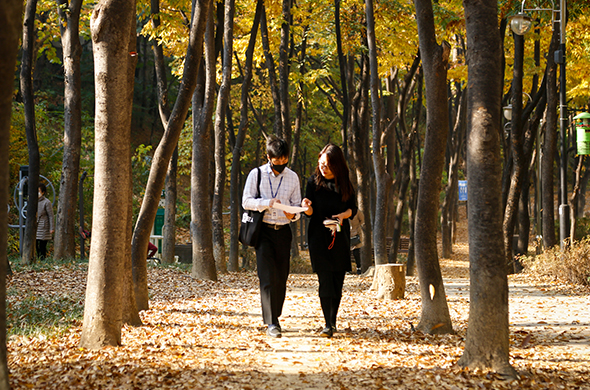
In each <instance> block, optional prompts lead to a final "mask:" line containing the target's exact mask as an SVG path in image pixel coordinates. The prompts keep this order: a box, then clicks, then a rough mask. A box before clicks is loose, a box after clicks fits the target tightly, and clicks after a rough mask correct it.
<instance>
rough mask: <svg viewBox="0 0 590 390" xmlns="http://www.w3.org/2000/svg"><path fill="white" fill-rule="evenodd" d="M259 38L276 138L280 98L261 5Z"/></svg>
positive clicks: (279, 130)
mask: <svg viewBox="0 0 590 390" xmlns="http://www.w3.org/2000/svg"><path fill="white" fill-rule="evenodd" d="M260 37H261V40H262V48H263V51H264V58H265V59H266V70H267V71H268V84H269V86H270V92H271V96H272V102H273V107H274V121H273V131H274V134H275V135H276V136H277V137H282V136H283V122H282V120H281V98H280V93H279V87H278V86H277V75H276V70H275V61H274V58H273V56H272V53H271V52H270V42H269V38H268V24H267V22H266V7H265V6H264V4H263V5H262V14H261V15H260Z"/></svg>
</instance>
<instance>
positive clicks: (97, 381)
mask: <svg viewBox="0 0 590 390" xmlns="http://www.w3.org/2000/svg"><path fill="white" fill-rule="evenodd" d="M455 266H456V264H455V265H453V263H446V262H445V261H444V260H443V272H449V273H450V274H452V275H454V276H457V275H459V274H460V272H461V271H458V270H454V271H453V270H452V268H454V267H455ZM462 266H463V267H465V264H463V265H462ZM84 280H85V269H84V267H74V268H65V269H63V270H51V271H43V272H26V273H19V274H16V275H15V276H14V277H13V278H12V280H11V281H10V288H11V289H13V290H17V291H19V290H20V291H23V293H24V292H25V291H34V293H35V294H62V295H68V296H70V297H77V298H78V299H83V296H84V284H83V283H84ZM149 281H150V286H149V287H150V297H151V300H150V305H151V306H150V309H149V310H147V311H144V312H142V313H141V318H142V321H143V324H144V325H143V326H140V327H128V326H125V327H124V328H123V336H122V344H123V345H122V346H120V347H107V348H103V349H101V350H97V351H92V350H86V349H81V348H79V341H80V333H81V323H80V322H78V323H76V324H74V326H72V327H71V328H70V329H69V330H67V331H66V332H62V333H57V334H53V335H43V334H40V335H36V336H14V335H13V336H11V337H10V338H9V341H8V361H9V368H10V380H11V385H12V388H14V389H27V388H36V389H86V388H102V389H115V388H117V389H119V388H120V389H153V388H178V389H185V388H186V389H200V388H203V389H283V388H290V389H361V388H367V389H393V388H395V389H423V388H424V389H427V388H430V389H468V388H473V389H513V388H514V389H516V388H519V389H545V388H546V389H560V388H563V389H566V388H567V389H572V388H588V385H587V383H588V382H589V381H590V368H589V365H588V355H587V354H586V355H585V356H586V357H585V358H583V359H580V358H579V356H578V355H575V356H574V355H568V353H567V349H565V350H564V349H563V348H561V349H560V348H557V347H558V345H563V343H566V344H568V343H571V342H580V341H581V340H577V341H576V340H575V339H574V338H573V337H574V336H575V333H568V332H565V333H563V334H561V335H557V336H558V337H556V336H555V335H554V334H553V333H550V332H544V331H543V328H544V327H545V325H549V324H538V326H537V327H531V328H529V329H527V330H526V331H524V330H521V329H511V330H512V332H511V363H512V365H513V366H514V367H515V368H516V369H517V371H518V372H519V374H520V376H521V379H520V380H519V381H503V380H502V378H501V377H499V376H498V375H495V374H493V373H486V372H474V371H468V370H463V369H459V368H457V366H456V362H457V360H458V359H459V358H460V357H461V354H462V352H463V347H464V337H465V330H466V327H467V315H468V299H449V306H450V309H451V315H452V319H453V325H454V329H455V330H456V334H455V335H438V336H433V335H426V334H422V333H421V332H415V331H412V329H413V328H414V326H416V325H417V324H418V322H419V318H420V293H419V289H418V285H417V280H416V278H414V277H409V278H408V279H407V288H406V294H407V295H406V299H404V300H398V301H386V300H378V299H376V298H374V297H373V295H374V292H371V291H369V287H370V284H371V279H370V278H367V277H358V276H356V275H354V276H352V275H350V276H347V278H346V284H345V294H344V297H343V300H342V305H341V310H340V312H339V319H338V324H337V326H338V333H337V334H336V336H335V337H334V338H332V339H323V338H319V337H318V332H319V330H321V328H322V326H323V319H322V316H321V310H320V306H319V301H318V298H317V281H316V277H315V275H291V276H290V278H289V283H288V292H287V299H286V302H285V307H284V310H283V316H282V317H281V321H282V322H281V325H282V327H283V329H284V333H283V338H281V339H271V338H269V337H267V336H266V334H265V332H264V331H265V328H264V327H263V324H262V320H261V316H260V303H259V294H258V280H257V277H256V274H255V273H253V272H247V273H246V272H244V273H231V274H225V275H221V277H220V281H218V282H207V281H198V280H194V279H192V278H191V277H190V276H189V274H188V273H187V272H183V271H180V270H177V269H172V268H158V267H152V268H150V269H149ZM544 288H546V289H549V290H550V289H551V286H546V287H544ZM18 296H19V295H18V294H15V295H13V296H12V297H11V299H17V298H16V297H18ZM585 325H587V324H585ZM585 344H586V348H587V349H586V350H587V351H588V345H587V339H586V341H585ZM556 351H559V352H556ZM576 356H577V357H576Z"/></svg>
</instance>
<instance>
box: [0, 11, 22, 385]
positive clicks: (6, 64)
mask: <svg viewBox="0 0 590 390" xmlns="http://www.w3.org/2000/svg"><path fill="white" fill-rule="evenodd" d="M22 8H23V2H22V0H4V2H3V3H2V6H1V7H0V26H2V28H1V29H0V204H1V205H6V204H8V202H9V193H8V189H9V187H10V186H9V183H10V172H9V165H8V145H9V141H10V122H11V112H12V95H13V92H14V73H15V70H16V58H17V51H18V45H19V39H20V36H21V35H20V34H21V28H22V24H21V23H22ZM7 254H8V211H7V209H6V207H0V390H8V389H10V383H9V379H8V364H7V351H6V272H7V265H8V258H7Z"/></svg>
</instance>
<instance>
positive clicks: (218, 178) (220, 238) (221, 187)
mask: <svg viewBox="0 0 590 390" xmlns="http://www.w3.org/2000/svg"><path fill="white" fill-rule="evenodd" d="M235 11H236V7H235V0H225V11H224V15H225V16H224V19H223V20H224V27H223V78H222V80H221V86H220V88H219V93H218V95H217V107H216V111H215V195H214V197H213V218H212V219H213V253H214V255H215V264H216V266H217V271H219V272H222V273H225V272H227V262H226V259H225V233H224V231H223V194H224V191H225V177H226V175H225V146H226V145H225V131H226V130H225V116H226V113H227V112H228V111H229V110H228V104H229V93H230V89H231V72H232V60H233V41H234V14H235Z"/></svg>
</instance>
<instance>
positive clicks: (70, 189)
mask: <svg viewBox="0 0 590 390" xmlns="http://www.w3.org/2000/svg"><path fill="white" fill-rule="evenodd" d="M59 4H60V6H59V7H58V13H59V19H60V24H59V27H60V32H61V42H62V48H63V65H64V81H65V90H64V151H63V163H62V170H61V181H60V185H59V200H58V203H57V205H58V207H57V215H56V218H57V223H56V225H55V243H54V246H53V257H54V258H56V259H63V258H73V257H74V256H75V255H76V244H75V238H76V237H77V236H78V234H77V233H78V231H77V229H76V228H75V226H76V223H75V220H76V206H77V205H76V195H77V194H76V192H77V189H78V174H79V171H80V148H81V145H82V95H81V87H82V82H81V80H80V56H81V54H82V45H81V44H80V35H79V25H80V9H81V7H82V0H72V1H71V3H70V4H69V6H68V1H67V0H60V1H59ZM65 7H67V8H65ZM66 9H67V11H68V12H66Z"/></svg>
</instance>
